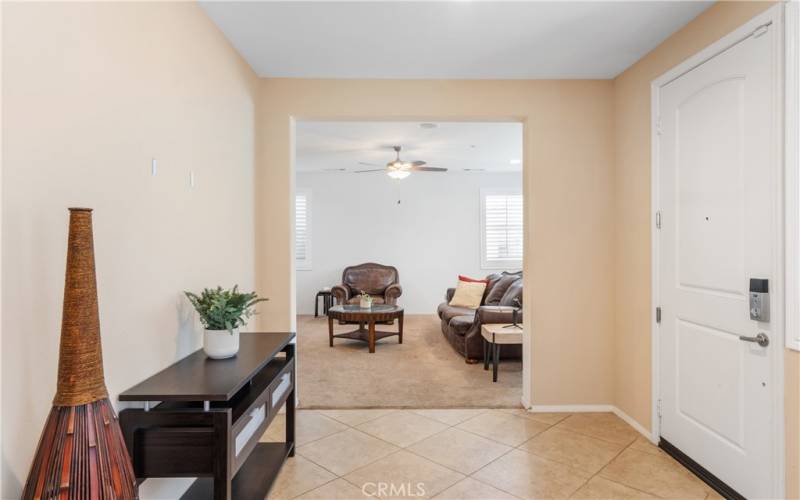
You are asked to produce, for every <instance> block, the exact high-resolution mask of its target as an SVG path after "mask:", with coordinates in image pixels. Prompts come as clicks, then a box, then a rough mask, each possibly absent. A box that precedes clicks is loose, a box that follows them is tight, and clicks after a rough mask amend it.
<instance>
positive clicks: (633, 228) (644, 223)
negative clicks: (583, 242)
mask: <svg viewBox="0 0 800 500" xmlns="http://www.w3.org/2000/svg"><path fill="white" fill-rule="evenodd" d="M771 5H772V4H771V3H768V2H720V3H717V4H715V5H714V6H712V7H711V8H709V9H708V10H706V11H705V12H704V13H703V14H701V15H700V16H698V17H697V18H696V19H695V20H694V21H692V22H691V23H689V24H688V25H687V26H685V27H684V28H683V29H681V30H680V31H678V32H677V33H675V34H674V35H672V36H671V37H670V38H668V39H667V40H666V41H664V43H662V44H661V45H659V46H658V47H657V48H656V49H654V50H653V51H652V52H650V53H649V54H647V55H646V56H645V57H643V58H642V59H641V60H639V61H638V62H637V63H636V64H634V65H633V66H631V67H630V68H628V69H627V70H626V71H625V72H624V73H622V74H621V75H619V76H618V77H617V78H616V79H615V80H614V102H615V105H614V106H615V109H614V118H615V130H616V133H615V136H616V137H615V141H616V148H615V154H616V170H615V184H614V190H615V193H616V195H615V200H616V203H615V207H614V220H615V230H616V240H615V241H616V242H615V258H616V266H615V268H616V280H617V281H616V325H615V329H614V330H615V334H616V337H615V349H614V357H615V374H614V387H615V401H616V404H617V406H618V407H619V408H620V409H621V410H622V411H624V412H625V413H627V414H628V415H630V416H631V417H633V418H634V419H636V420H637V421H638V422H639V423H640V424H642V426H644V427H645V428H647V429H650V428H651V420H650V418H651V411H650V410H651V371H650V370H651V351H650V348H651V346H650V344H651V342H650V324H651V313H652V311H651V302H650V301H651V294H650V290H651V280H650V252H651V248H650V224H651V220H650V82H651V81H652V80H654V79H655V78H657V77H658V76H660V75H661V74H663V73H665V72H666V71H667V70H669V69H671V68H672V67H674V66H676V65H678V64H679V63H681V62H682V61H684V60H685V59H687V58H689V57H690V56H692V55H693V54H695V53H697V52H699V51H700V50H702V49H703V48H705V47H707V46H708V45H711V44H712V43H714V42H715V41H717V40H719V39H720V38H722V37H723V36H724V35H726V34H728V33H729V32H731V31H733V30H734V29H736V28H737V27H739V26H740V25H742V24H744V23H745V22H747V21H748V20H750V19H751V18H753V17H754V16H755V15H756V14H758V13H760V12H762V11H764V10H765V9H767V8H768V7H770V6H771ZM798 391H800V386H798V353H797V352H792V351H787V352H786V404H787V412H786V420H787V432H786V438H787V440H786V442H787V464H786V465H787V493H789V494H791V495H793V497H797V496H798V495H800V486H799V485H798V482H800V479H798V477H799V476H798V471H797V466H798V465H797V464H798V453H800V452H799V451H798V427H800V424H798V418H799V417H798V398H797V393H798Z"/></svg>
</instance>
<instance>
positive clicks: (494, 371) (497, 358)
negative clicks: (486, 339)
mask: <svg viewBox="0 0 800 500" xmlns="http://www.w3.org/2000/svg"><path fill="white" fill-rule="evenodd" d="M499 364H500V344H494V362H493V363H492V382H497V365H499Z"/></svg>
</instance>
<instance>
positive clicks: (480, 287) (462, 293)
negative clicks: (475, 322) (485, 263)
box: [450, 280, 486, 309]
mask: <svg viewBox="0 0 800 500" xmlns="http://www.w3.org/2000/svg"><path fill="white" fill-rule="evenodd" d="M484 290H486V283H484V282H481V281H478V282H474V281H461V280H459V281H458V286H456V292H455V293H454V294H453V298H452V299H450V305H451V306H455V307H468V308H470V309H477V308H478V307H480V305H481V299H482V298H483V292H484Z"/></svg>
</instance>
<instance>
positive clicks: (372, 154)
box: [295, 121, 522, 175]
mask: <svg viewBox="0 0 800 500" xmlns="http://www.w3.org/2000/svg"><path fill="white" fill-rule="evenodd" d="M295 144H296V147H297V157H296V168H297V170H298V171H301V172H302V171H306V172H307V171H316V172H319V171H341V170H342V169H344V171H346V172H352V171H354V170H365V169H370V168H381V167H383V166H385V165H386V163H387V162H388V161H390V160H393V159H394V156H395V155H394V151H392V146H394V145H399V146H402V148H403V150H402V152H401V155H400V157H401V158H402V159H403V160H405V161H414V160H423V161H426V162H428V166H431V167H444V168H447V169H449V172H448V173H450V172H462V171H464V170H465V169H481V170H485V171H487V172H518V171H520V170H521V169H522V165H521V163H519V162H517V161H514V162H512V160H521V159H522V124H521V123H485V122H478V123H475V122H470V123H463V122H436V128H423V127H420V122H310V121H306V122H298V123H297V128H296V133H295ZM359 162H366V163H374V164H376V165H378V166H377V167H370V166H364V165H360V164H359ZM423 175H440V174H428V173H425V174H423Z"/></svg>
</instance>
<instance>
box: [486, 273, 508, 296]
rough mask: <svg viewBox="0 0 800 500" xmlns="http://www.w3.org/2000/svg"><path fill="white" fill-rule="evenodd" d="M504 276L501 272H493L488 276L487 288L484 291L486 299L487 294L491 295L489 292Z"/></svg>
mask: <svg viewBox="0 0 800 500" xmlns="http://www.w3.org/2000/svg"><path fill="white" fill-rule="evenodd" d="M502 277H503V275H502V274H500V273H493V274H490V275H489V276H487V277H486V281H488V283H486V290H484V292H483V300H484V301H485V300H486V296H487V295H489V293H491V291H492V288H493V287H494V285H496V284H497V280H499V279H500V278H502Z"/></svg>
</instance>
